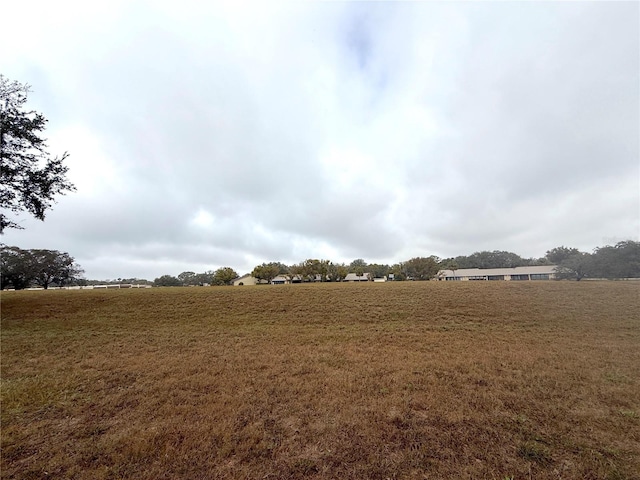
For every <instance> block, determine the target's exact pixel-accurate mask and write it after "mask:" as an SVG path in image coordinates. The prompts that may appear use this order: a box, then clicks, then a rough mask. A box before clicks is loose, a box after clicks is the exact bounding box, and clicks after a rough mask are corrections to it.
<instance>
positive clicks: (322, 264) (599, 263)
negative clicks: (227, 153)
mask: <svg viewBox="0 0 640 480" xmlns="http://www.w3.org/2000/svg"><path fill="white" fill-rule="evenodd" d="M7 261H10V256H7ZM525 265H556V266H557V268H556V278H561V279H562V278H565V279H575V280H581V279H583V278H640V242H635V241H631V240H629V241H624V242H619V243H618V244H616V245H614V246H609V245H608V246H604V247H599V248H596V249H595V250H594V251H593V253H585V252H581V251H579V250H578V249H577V248H569V247H564V246H562V247H557V248H553V249H551V250H549V251H547V252H546V255H545V256H544V257H541V258H523V257H521V256H519V255H517V254H515V253H512V252H506V251H501V250H494V251H481V252H475V253H473V254H471V255H468V256H458V257H455V258H453V257H452V258H446V259H440V258H438V257H437V256H435V255H431V256H428V257H414V258H411V259H409V260H406V261H403V262H399V263H396V264H394V265H391V266H389V265H386V264H378V263H371V264H369V263H367V262H366V261H365V260H364V259H362V258H357V259H355V260H353V261H352V262H351V263H350V264H349V265H345V264H344V263H340V264H338V263H333V262H331V261H330V260H324V259H315V258H308V259H306V260H304V261H302V262H300V263H296V264H293V265H290V266H287V265H284V264H283V263H280V262H268V263H262V264H260V265H256V266H255V267H254V269H253V270H252V272H251V275H252V276H253V277H255V278H257V279H258V280H261V281H262V282H263V283H270V282H271V281H272V280H273V279H274V278H275V277H277V276H278V275H282V276H284V277H285V278H286V279H287V280H288V281H289V282H290V283H294V282H317V281H320V282H325V281H329V282H341V281H343V280H344V279H345V278H346V276H347V274H349V273H354V274H355V275H356V276H357V277H358V280H362V281H365V280H373V279H374V278H381V277H389V276H390V275H393V279H394V280H396V281H402V280H430V279H432V278H434V277H436V275H438V272H440V271H441V270H452V271H453V272H454V275H455V273H456V271H457V270H459V269H466V268H484V269H486V268H513V267H519V266H525ZM365 275H366V276H367V277H366V278H365ZM237 277H238V274H237V273H236V272H235V270H233V269H232V268H230V267H223V268H219V269H218V270H216V271H215V272H211V271H209V272H205V273H201V274H200V273H198V274H196V273H194V272H190V271H186V272H182V273H181V274H180V275H178V277H177V278H176V277H171V276H170V275H164V276H162V277H160V278H157V279H156V280H155V282H154V284H156V285H204V284H210V285H230V284H231V282H232V281H233V280H234V279H235V278H237ZM16 282H18V283H20V279H16Z"/></svg>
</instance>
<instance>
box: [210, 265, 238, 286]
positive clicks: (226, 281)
mask: <svg viewBox="0 0 640 480" xmlns="http://www.w3.org/2000/svg"><path fill="white" fill-rule="evenodd" d="M236 278H238V274H237V273H236V271H235V270H234V269H233V268H231V267H221V268H219V269H217V270H216V271H215V272H214V274H213V284H214V285H231V283H232V282H233V280H234V279H236Z"/></svg>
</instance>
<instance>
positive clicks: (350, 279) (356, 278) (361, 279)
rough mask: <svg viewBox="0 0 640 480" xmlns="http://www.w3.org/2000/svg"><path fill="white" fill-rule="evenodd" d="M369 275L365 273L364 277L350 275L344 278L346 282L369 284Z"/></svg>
mask: <svg viewBox="0 0 640 480" xmlns="http://www.w3.org/2000/svg"><path fill="white" fill-rule="evenodd" d="M369 275H370V274H369V273H367V272H365V273H363V274H362V276H360V277H359V276H358V275H356V274H355V273H348V274H347V276H346V277H344V280H343V281H344V282H368V281H369Z"/></svg>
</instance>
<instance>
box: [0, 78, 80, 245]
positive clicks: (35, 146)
mask: <svg viewBox="0 0 640 480" xmlns="http://www.w3.org/2000/svg"><path fill="white" fill-rule="evenodd" d="M28 93H29V86H28V85H22V84H20V83H18V82H15V81H13V82H11V81H9V80H8V79H7V78H6V77H4V76H3V75H0V208H1V209H2V210H4V211H9V212H13V213H18V212H23V211H26V212H28V213H30V214H32V215H33V216H34V217H36V218H37V219H39V220H44V217H45V212H46V211H47V210H48V209H50V208H51V206H52V203H53V201H54V197H55V196H57V195H64V194H65V192H69V191H74V190H75V187H74V186H73V184H72V183H71V182H69V181H68V180H67V178H66V174H67V170H68V167H66V166H65V165H64V164H63V162H64V160H65V159H66V158H67V157H68V154H67V153H66V152H65V153H64V154H63V155H62V157H55V158H52V157H51V156H50V155H49V153H48V152H47V144H46V143H45V142H46V140H45V139H44V138H42V137H41V134H42V132H43V131H44V129H45V126H46V123H47V119H46V118H44V116H43V115H42V114H40V113H38V112H35V111H33V110H32V111H25V110H24V106H25V103H26V102H27V94H28ZM5 228H22V227H21V226H20V225H18V224H17V223H16V222H15V221H13V220H9V218H7V216H6V214H5V213H0V234H1V233H2V232H4V229H5Z"/></svg>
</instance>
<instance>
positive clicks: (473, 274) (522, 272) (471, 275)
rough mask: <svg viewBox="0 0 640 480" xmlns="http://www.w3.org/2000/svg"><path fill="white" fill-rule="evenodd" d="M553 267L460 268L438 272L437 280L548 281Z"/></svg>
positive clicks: (553, 269) (552, 274)
mask: <svg viewBox="0 0 640 480" xmlns="http://www.w3.org/2000/svg"><path fill="white" fill-rule="evenodd" d="M555 268H556V266H555V265H532V266H528V267H515V268H460V269H458V270H455V271H453V270H440V272H438V275H437V277H436V279H437V280H446V281H467V280H510V281H511V280H550V279H553V278H554V273H555Z"/></svg>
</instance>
